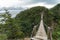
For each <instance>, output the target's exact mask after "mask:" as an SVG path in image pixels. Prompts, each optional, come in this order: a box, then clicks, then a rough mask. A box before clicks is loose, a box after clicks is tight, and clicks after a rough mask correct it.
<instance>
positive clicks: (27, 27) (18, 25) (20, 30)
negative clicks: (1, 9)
mask: <svg viewBox="0 0 60 40" xmlns="http://www.w3.org/2000/svg"><path fill="white" fill-rule="evenodd" d="M41 13H44V20H43V21H44V24H46V25H47V26H46V25H44V26H45V29H46V32H47V28H48V27H52V29H53V35H52V37H53V39H54V40H60V4H58V5H56V6H55V7H53V8H51V9H47V8H45V7H43V6H37V7H32V8H30V9H26V10H24V11H21V12H20V13H19V14H17V15H16V17H15V18H11V15H10V14H9V12H8V10H6V12H5V14H3V15H0V16H1V17H3V18H4V19H2V20H1V22H2V23H1V24H0V34H1V35H0V39H1V40H6V39H23V38H25V37H31V34H32V29H33V27H34V26H35V25H38V26H39V23H40V17H41ZM4 22H5V23H4ZM3 23H4V24H3ZM38 26H37V27H38Z"/></svg>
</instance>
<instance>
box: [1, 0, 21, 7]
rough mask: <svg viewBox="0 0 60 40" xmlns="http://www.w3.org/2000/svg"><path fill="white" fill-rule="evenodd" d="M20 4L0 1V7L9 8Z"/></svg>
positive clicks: (12, 0) (15, 1) (11, 0)
mask: <svg viewBox="0 0 60 40" xmlns="http://www.w3.org/2000/svg"><path fill="white" fill-rule="evenodd" d="M20 3H22V1H19V0H0V7H11V6H15V5H18V4H20Z"/></svg>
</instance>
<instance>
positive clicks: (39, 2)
mask: <svg viewBox="0 0 60 40" xmlns="http://www.w3.org/2000/svg"><path fill="white" fill-rule="evenodd" d="M58 3H60V0H0V7H25V8H30V7H34V6H45V7H47V8H52V7H53V6H55V5H56V4H58Z"/></svg>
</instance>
